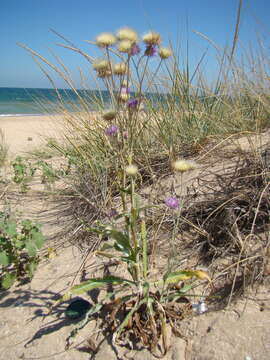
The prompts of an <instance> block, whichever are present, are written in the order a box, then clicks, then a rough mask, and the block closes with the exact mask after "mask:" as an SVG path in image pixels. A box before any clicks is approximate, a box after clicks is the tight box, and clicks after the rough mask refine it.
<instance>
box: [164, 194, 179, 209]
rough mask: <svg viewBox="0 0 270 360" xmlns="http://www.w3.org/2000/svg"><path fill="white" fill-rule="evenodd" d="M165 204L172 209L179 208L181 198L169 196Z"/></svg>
mask: <svg viewBox="0 0 270 360" xmlns="http://www.w3.org/2000/svg"><path fill="white" fill-rule="evenodd" d="M165 204H166V205H167V206H168V207H169V208H170V209H177V208H178V207H179V200H178V199H177V198H175V197H169V198H167V199H166V200H165Z"/></svg>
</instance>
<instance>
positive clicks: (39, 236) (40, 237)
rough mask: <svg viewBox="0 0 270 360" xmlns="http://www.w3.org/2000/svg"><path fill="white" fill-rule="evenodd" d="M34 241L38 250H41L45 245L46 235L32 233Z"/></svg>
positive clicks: (38, 232) (37, 232) (36, 232)
mask: <svg viewBox="0 0 270 360" xmlns="http://www.w3.org/2000/svg"><path fill="white" fill-rule="evenodd" d="M31 235H32V238H33V241H34V243H35V245H36V247H37V248H38V249H41V248H42V246H43V244H44V235H43V234H42V233H41V232H40V231H36V230H34V231H31Z"/></svg>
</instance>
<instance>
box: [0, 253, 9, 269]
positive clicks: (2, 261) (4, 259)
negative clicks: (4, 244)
mask: <svg viewBox="0 0 270 360" xmlns="http://www.w3.org/2000/svg"><path fill="white" fill-rule="evenodd" d="M8 264H9V258H8V256H7V254H6V252H5V251H2V252H0V265H3V266H7V265H8Z"/></svg>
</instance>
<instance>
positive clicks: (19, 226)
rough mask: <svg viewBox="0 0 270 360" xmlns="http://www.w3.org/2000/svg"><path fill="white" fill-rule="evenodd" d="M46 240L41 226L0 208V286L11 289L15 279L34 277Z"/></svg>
mask: <svg viewBox="0 0 270 360" xmlns="http://www.w3.org/2000/svg"><path fill="white" fill-rule="evenodd" d="M43 244H44V236H43V234H42V232H41V229H40V226H39V225H38V224H36V223H35V222H33V221H31V220H29V219H26V220H17V219H16V218H15V216H14V215H12V214H11V213H10V212H8V211H4V212H0V287H1V288H2V289H8V288H10V287H11V286H12V284H13V283H14V282H15V281H20V282H22V281H25V280H29V279H31V278H32V277H33V275H34V272H35V270H36V267H37V264H38V262H39V256H38V250H40V249H41V247H42V246H43Z"/></svg>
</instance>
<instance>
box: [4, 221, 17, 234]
mask: <svg viewBox="0 0 270 360" xmlns="http://www.w3.org/2000/svg"><path fill="white" fill-rule="evenodd" d="M6 233H7V235H9V236H10V237H13V236H15V235H17V226H16V223H15V222H13V221H10V222H8V224H7V227H6Z"/></svg>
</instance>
